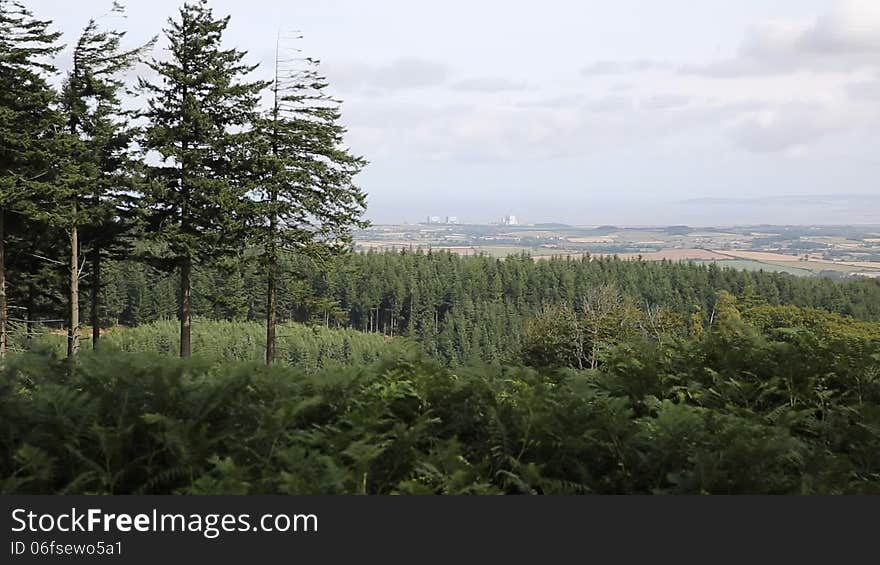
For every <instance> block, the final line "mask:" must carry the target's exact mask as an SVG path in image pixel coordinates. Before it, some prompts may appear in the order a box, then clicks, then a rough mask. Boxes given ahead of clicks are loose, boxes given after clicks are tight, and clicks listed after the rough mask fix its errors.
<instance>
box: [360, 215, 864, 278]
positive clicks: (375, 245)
mask: <svg viewBox="0 0 880 565" xmlns="http://www.w3.org/2000/svg"><path fill="white" fill-rule="evenodd" d="M356 248H357V249H358V250H361V251H367V250H370V249H373V250H381V249H407V248H409V249H422V250H428V249H433V250H438V251H439V250H446V251H450V252H452V253H456V254H459V255H475V254H486V255H489V256H491V257H497V258H504V257H507V256H509V255H515V254H521V253H528V254H529V255H531V256H532V257H534V258H535V259H546V258H548V257H554V256H557V257H559V256H562V257H571V258H582V257H584V256H587V255H589V256H591V257H609V256H616V257H620V258H621V259H625V260H642V261H695V262H699V263H713V262H714V263H717V264H718V265H719V266H722V267H729V268H733V269H744V270H764V271H772V272H785V273H791V274H793V275H798V276H807V277H808V276H822V277H837V278H840V277H851V276H865V277H876V276H880V237H878V235H877V228H876V226H874V227H871V228H870V229H867V228H860V227H857V226H856V227H854V226H841V227H822V226H755V227H724V228H709V227H704V228H700V229H691V228H689V227H687V226H671V227H665V228H663V227H654V228H645V227H639V228H618V227H615V226H600V227H578V226H566V225H562V224H538V225H534V226H502V225H458V224H454V225H445V224H410V225H395V226H374V227H372V228H370V229H368V230H364V231H362V232H361V233H359V234H358V237H357V246H356Z"/></svg>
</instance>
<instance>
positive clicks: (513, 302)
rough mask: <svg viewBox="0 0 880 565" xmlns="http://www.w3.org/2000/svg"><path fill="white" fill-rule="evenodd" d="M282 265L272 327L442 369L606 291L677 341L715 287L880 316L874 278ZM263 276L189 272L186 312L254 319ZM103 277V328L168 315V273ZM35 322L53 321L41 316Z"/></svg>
mask: <svg viewBox="0 0 880 565" xmlns="http://www.w3.org/2000/svg"><path fill="white" fill-rule="evenodd" d="M282 259H283V260H282V261H281V262H280V263H279V267H278V269H279V273H280V274H281V276H279V282H278V294H277V297H278V298H277V308H278V315H279V320H281V321H297V322H303V323H310V324H313V325H319V326H325V327H330V328H337V327H338V328H352V329H356V330H360V331H365V332H373V333H380V334H384V335H386V336H406V337H410V338H412V339H415V340H416V341H418V342H419V343H420V344H421V345H422V346H423V348H424V349H425V350H426V351H427V352H428V353H429V354H431V355H432V356H436V357H437V358H439V359H441V360H443V361H444V362H446V363H448V364H459V363H465V362H468V361H473V360H485V361H490V362H492V361H504V360H510V359H512V358H514V357H516V355H518V352H519V350H520V349H521V346H522V344H523V336H524V332H525V331H526V330H527V328H528V326H529V320H531V319H532V318H534V317H535V316H537V315H539V314H541V313H542V312H545V311H552V310H553V309H554V308H557V307H560V306H564V307H566V308H567V309H568V311H569V313H570V312H575V311H581V310H582V309H583V308H584V306H589V305H590V304H591V302H593V303H595V301H596V300H597V299H598V298H600V296H599V295H600V294H601V293H600V292H599V291H600V290H601V289H603V288H604V289H606V290H607V288H609V287H610V288H611V289H613V293H612V294H613V296H612V297H610V298H613V299H614V300H617V301H620V302H621V304H620V306H621V309H620V310H619V311H620V313H621V315H622V316H628V318H629V319H631V320H636V319H639V317H640V316H643V314H639V313H638V312H650V313H651V315H652V316H653V319H654V320H655V321H656V319H658V318H662V319H663V323H664V324H666V326H668V327H669V328H668V329H670V330H671V331H674V332H677V333H679V334H681V335H690V334H692V333H693V332H694V331H697V329H698V328H699V327H703V328H708V327H709V326H711V325H712V323H713V313H715V312H716V311H717V308H718V300H719V292H721V291H726V292H728V293H730V294H732V295H734V296H736V297H738V298H739V299H740V302H741V303H744V304H767V305H773V306H775V305H795V306H802V307H809V308H821V309H824V310H828V311H830V312H835V313H839V314H842V315H845V316H850V317H852V318H855V319H859V320H868V321H871V320H874V321H877V320H880V284H878V281H873V280H855V281H831V280H826V279H814V278H799V277H793V276H790V275H786V274H784V273H764V272H746V271H736V270H731V269H721V268H718V267H717V266H715V265H709V266H701V265H695V264H689V263H672V262H643V261H623V260H619V259H615V258H594V259H592V260H589V259H577V260H573V259H564V258H556V259H549V260H539V261H535V260H533V259H532V258H530V257H528V256H524V255H518V256H512V257H508V258H507V259H504V260H499V259H493V258H490V257H459V256H457V255H454V254H450V253H446V252H440V253H428V252H399V253H366V254H349V255H344V256H339V257H335V258H332V259H329V260H326V261H321V262H316V261H312V260H307V259H298V258H295V257H293V258H291V257H289V256H284V257H282ZM261 280H262V279H261V274H260V269H259V268H258V264H257V263H256V262H255V261H251V260H248V258H247V257H245V258H244V259H243V260H242V261H240V262H237V263H235V264H233V265H229V266H228V267H225V268H219V267H215V268H210V269H209V268H204V269H198V270H197V271H196V272H195V274H194V278H193V281H194V283H193V312H194V313H195V314H196V315H197V316H200V317H204V318H209V319H224V320H261V319H264V317H265V304H266V296H265V289H264V286H263V285H261V284H260V282H261ZM105 282H106V294H105V296H106V300H105V304H104V307H103V310H102V318H101V321H102V323H103V324H105V325H114V324H123V325H129V326H136V325H139V324H145V323H149V322H152V321H155V320H157V319H168V318H171V317H173V316H174V313H175V307H176V301H175V293H174V290H175V288H176V286H177V281H176V279H175V278H174V277H169V276H166V275H163V274H162V273H160V272H158V271H155V270H152V269H144V268H143V267H141V266H139V265H135V264H131V263H117V264H115V265H114V266H113V267H112V268H110V269H109V270H108V276H107V280H106V281H105ZM606 294H607V293H606ZM606 298H609V297H606ZM627 312H628V314H627ZM39 315H41V316H52V315H53V314H52V311H51V310H44V311H42V312H40V313H39ZM39 315H38V316H37V317H39ZM642 323H643V324H649V323H654V322H651V321H650V320H643V321H642Z"/></svg>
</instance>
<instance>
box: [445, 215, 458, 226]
mask: <svg viewBox="0 0 880 565" xmlns="http://www.w3.org/2000/svg"><path fill="white" fill-rule="evenodd" d="M446 223H447V224H457V223H458V216H446Z"/></svg>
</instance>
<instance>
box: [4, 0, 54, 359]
mask: <svg viewBox="0 0 880 565" xmlns="http://www.w3.org/2000/svg"><path fill="white" fill-rule="evenodd" d="M50 26H51V22H50V21H45V20H39V19H37V18H35V17H34V16H33V14H32V13H31V12H30V11H29V10H28V9H27V8H26V7H25V6H24V5H23V4H21V3H19V2H15V1H10V0H0V357H3V356H5V355H6V351H7V347H8V320H9V314H8V305H7V299H6V287H7V281H6V242H7V238H8V235H9V234H7V230H6V226H7V224H8V223H9V222H8V221H7V218H8V216H9V215H11V214H14V215H16V216H17V217H16V220H17V221H16V222H15V224H17V225H18V226H20V228H21V229H22V230H26V229H27V225H28V223H29V222H31V221H33V220H32V218H33V216H34V215H35V214H36V212H38V211H39V210H40V202H39V201H38V200H36V199H35V195H36V194H42V193H43V192H44V191H45V189H46V185H47V183H48V182H49V181H50V180H51V179H52V171H51V169H52V164H53V152H52V139H53V137H54V134H55V132H56V128H57V127H58V125H59V121H58V115H57V113H56V112H55V111H54V110H53V102H54V101H55V93H54V92H53V91H52V89H51V88H50V86H49V84H48V82H47V80H46V77H47V76H48V75H51V74H52V73H54V72H55V68H54V67H53V66H52V64H51V63H50V62H49V59H50V58H51V57H52V56H53V55H54V54H55V53H57V52H58V51H59V50H60V49H61V47H60V46H59V45H58V43H57V42H58V39H59V38H60V37H61V35H60V33H58V32H53V31H51V30H50Z"/></svg>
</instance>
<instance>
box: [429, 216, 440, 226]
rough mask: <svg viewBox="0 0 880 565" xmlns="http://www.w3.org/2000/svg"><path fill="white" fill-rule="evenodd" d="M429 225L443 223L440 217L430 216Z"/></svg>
mask: <svg viewBox="0 0 880 565" xmlns="http://www.w3.org/2000/svg"><path fill="white" fill-rule="evenodd" d="M428 223H429V224H440V223H442V221H441V220H440V216H428Z"/></svg>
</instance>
